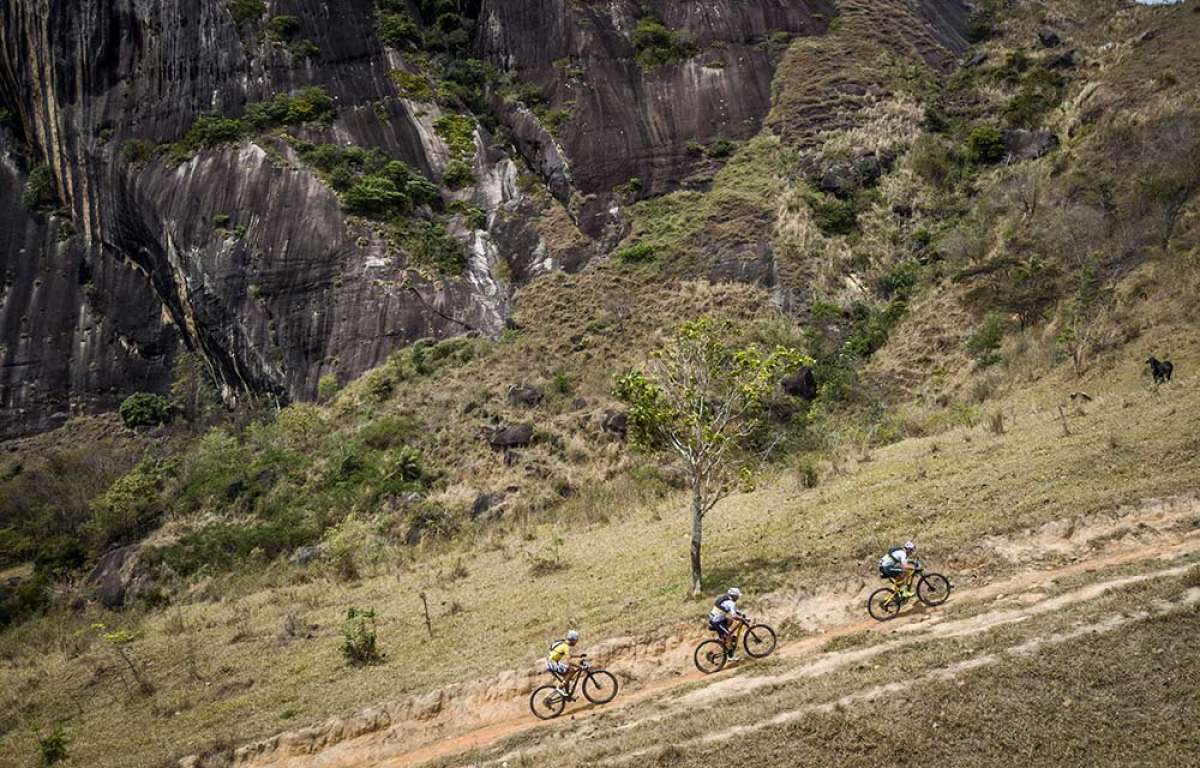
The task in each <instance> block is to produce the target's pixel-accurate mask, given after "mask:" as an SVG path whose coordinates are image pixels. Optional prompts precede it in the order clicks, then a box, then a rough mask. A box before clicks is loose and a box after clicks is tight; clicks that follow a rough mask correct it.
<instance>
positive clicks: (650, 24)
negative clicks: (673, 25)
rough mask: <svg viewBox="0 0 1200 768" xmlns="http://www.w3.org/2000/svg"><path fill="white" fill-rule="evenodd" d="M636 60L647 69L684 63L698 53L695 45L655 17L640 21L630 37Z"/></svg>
mask: <svg viewBox="0 0 1200 768" xmlns="http://www.w3.org/2000/svg"><path fill="white" fill-rule="evenodd" d="M630 39H631V42H632V43H633V47H634V48H635V49H636V50H637V53H636V54H635V56H634V58H635V59H636V60H637V62H638V64H639V65H641V66H642V67H644V68H645V69H652V68H654V67H658V66H661V65H663V64H671V63H674V62H678V61H683V60H685V59H688V58H690V57H692V56H694V55H695V54H696V53H697V48H696V46H695V45H693V44H691V43H690V42H688V41H687V39H686V38H684V37H683V36H682V35H680V34H679V33H677V32H675V31H674V30H672V29H670V28H668V27H667V26H666V25H665V24H663V23H662V22H661V21H659V20H658V19H656V18H654V17H650V16H648V17H645V18H643V19H641V20H640V21H638V23H637V26H636V27H634V29H633V34H632V35H631V37H630Z"/></svg>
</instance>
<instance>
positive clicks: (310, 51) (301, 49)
mask: <svg viewBox="0 0 1200 768" xmlns="http://www.w3.org/2000/svg"><path fill="white" fill-rule="evenodd" d="M320 52H321V46H319V45H317V44H316V43H314V42H313V41H312V40H308V39H307V38H306V39H302V40H293V41H292V42H291V43H289V44H288V53H290V54H292V55H293V56H295V57H297V58H300V59H307V58H309V57H310V56H316V55H318V54H319V53H320Z"/></svg>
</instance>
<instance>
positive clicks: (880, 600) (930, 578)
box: [867, 562, 950, 621]
mask: <svg viewBox="0 0 1200 768" xmlns="http://www.w3.org/2000/svg"><path fill="white" fill-rule="evenodd" d="M913 565H914V566H915V568H914V570H913V571H911V572H910V573H909V574H908V578H906V579H905V580H904V582H903V583H902V584H901V585H900V589H897V588H896V586H891V587H883V588H882V589H877V590H875V591H874V592H872V593H871V596H870V597H868V598H867V613H869V614H871V618H873V619H875V620H876V621H888V620H889V619H894V618H896V617H897V616H899V615H900V609H901V608H902V607H904V604H905V603H907V602H908V601H909V600H911V599H912V598H913V597H916V598H917V599H918V600H920V601H921V602H922V603H924V604H925V605H927V606H929V607H930V608H933V607H934V606H938V605H941V604H942V603H944V602H946V601H947V600H949V599H950V579H947V578H946V577H945V576H943V575H942V574H940V573H925V569H924V568H922V567H921V564H920V563H919V562H914V563H913ZM914 580H915V581H916V582H917V588H916V590H915V592H914V593H913V594H910V595H905V594H904V593H903V591H902V589H903V588H904V587H911V586H912V583H913V581H914Z"/></svg>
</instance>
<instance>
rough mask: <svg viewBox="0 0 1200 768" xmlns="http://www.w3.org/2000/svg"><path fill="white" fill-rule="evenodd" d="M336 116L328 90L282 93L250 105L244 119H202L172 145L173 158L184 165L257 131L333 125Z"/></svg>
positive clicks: (212, 115)
mask: <svg viewBox="0 0 1200 768" xmlns="http://www.w3.org/2000/svg"><path fill="white" fill-rule="evenodd" d="M334 116H335V109H334V104H333V97H332V96H330V95H329V93H328V92H327V91H326V90H325V89H324V88H321V87H319V86H307V87H304V88H300V89H299V90H297V91H296V92H295V93H293V94H291V95H289V94H285V93H280V94H276V95H275V97H274V98H272V99H270V100H268V101H259V102H252V103H250V104H247V105H246V111H245V113H244V114H243V116H242V117H241V119H237V118H232V117H225V116H224V115H221V114H219V113H216V112H210V113H208V114H204V115H200V116H199V117H198V118H196V121H195V122H194V123H192V126H191V127H190V128H189V129H188V131H187V133H185V134H184V135H183V138H181V139H180V140H179V141H177V142H175V144H174V145H172V147H171V153H170V154H171V158H172V159H173V160H175V161H176V162H181V161H183V160H185V159H187V158H188V157H190V156H191V155H193V154H195V153H196V152H197V151H198V150H200V149H212V148H215V147H219V146H222V145H224V144H231V143H233V142H237V141H240V140H241V139H242V138H244V137H246V136H249V135H251V134H253V133H254V132H256V131H263V130H267V129H269V128H278V127H282V126H285V125H300V124H303V123H315V124H318V125H329V124H330V123H332V122H333V118H334Z"/></svg>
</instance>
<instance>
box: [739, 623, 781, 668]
mask: <svg viewBox="0 0 1200 768" xmlns="http://www.w3.org/2000/svg"><path fill="white" fill-rule="evenodd" d="M775 642H776V640H775V630H774V629H772V628H771V627H770V626H768V625H766V624H755V625H753V626H750V627H747V628H746V634H745V635H744V636H743V637H742V645H743V646H745V648H746V655H747V656H749V657H751V658H754V659H761V658H763V657H765V656H770V655H771V652H772V651H774V650H775Z"/></svg>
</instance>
